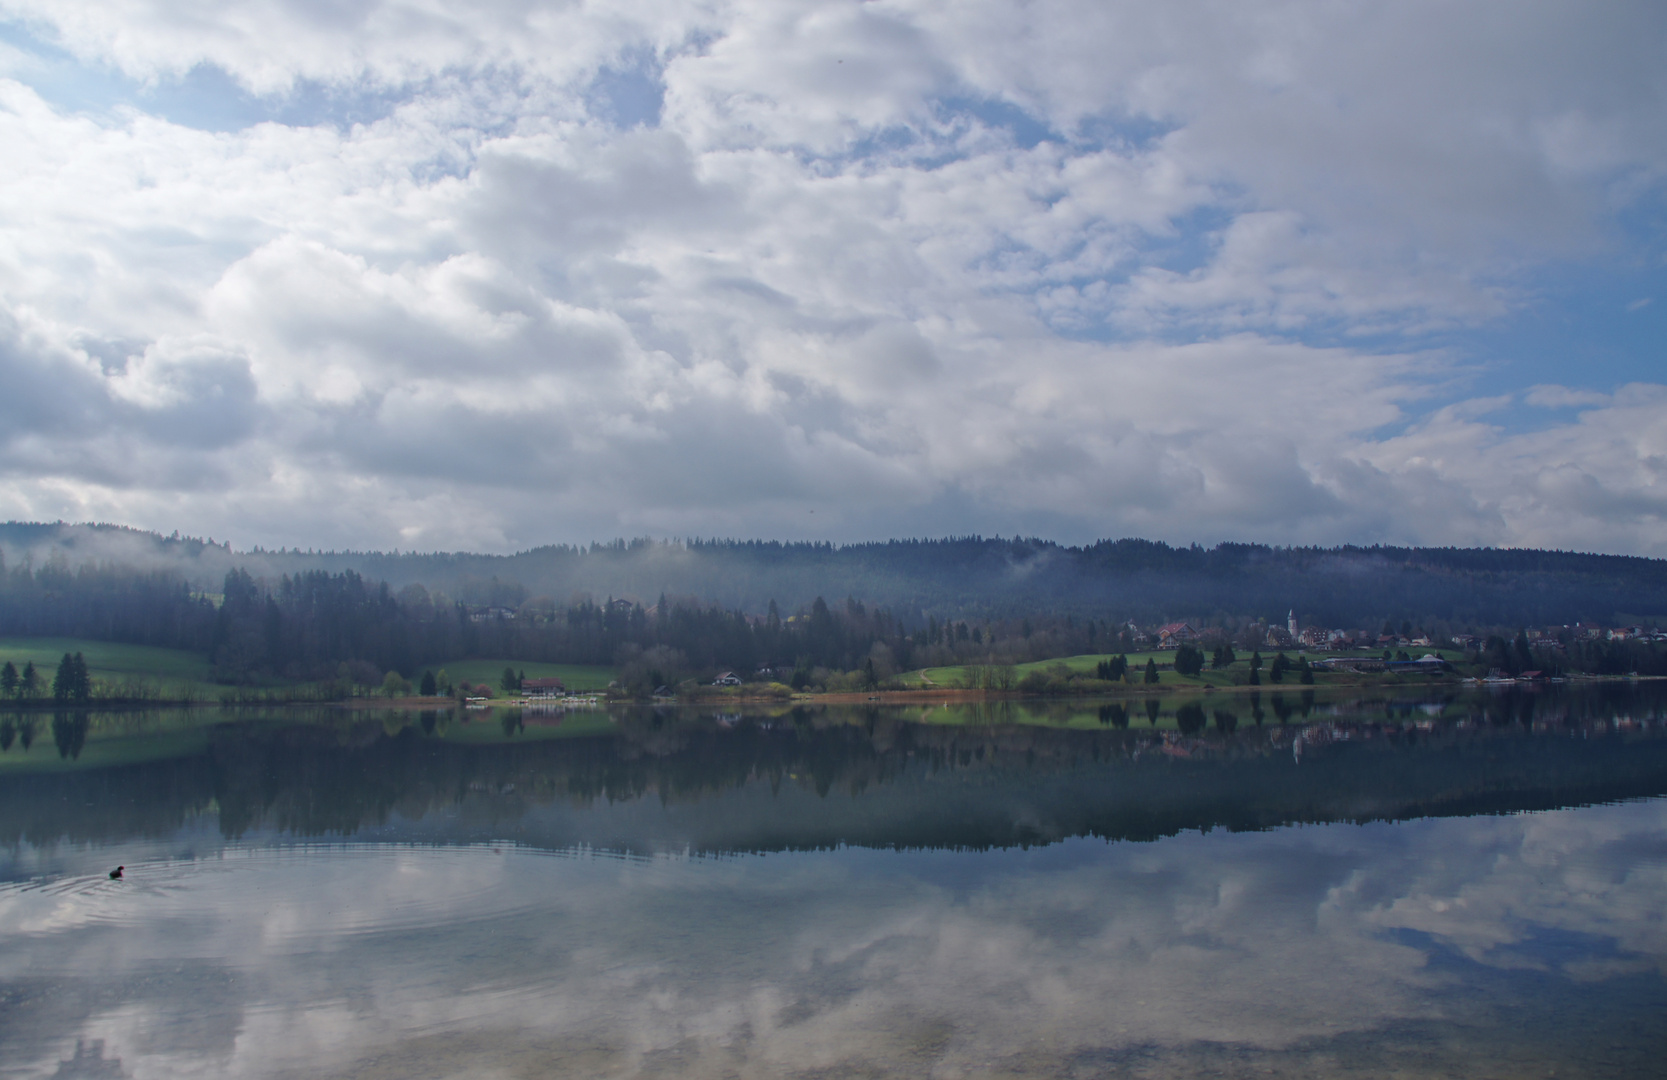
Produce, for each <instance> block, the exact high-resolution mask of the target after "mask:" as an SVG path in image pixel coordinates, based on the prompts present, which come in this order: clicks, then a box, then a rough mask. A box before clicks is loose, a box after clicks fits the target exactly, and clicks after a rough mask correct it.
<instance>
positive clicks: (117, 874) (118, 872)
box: [110, 866, 127, 881]
mask: <svg viewBox="0 0 1667 1080" xmlns="http://www.w3.org/2000/svg"><path fill="white" fill-rule="evenodd" d="M126 869H127V867H125V866H118V867H116V868H115V869H114V870H112V871H110V880H111V881H120V880H121V879H122V871H123V870H126Z"/></svg>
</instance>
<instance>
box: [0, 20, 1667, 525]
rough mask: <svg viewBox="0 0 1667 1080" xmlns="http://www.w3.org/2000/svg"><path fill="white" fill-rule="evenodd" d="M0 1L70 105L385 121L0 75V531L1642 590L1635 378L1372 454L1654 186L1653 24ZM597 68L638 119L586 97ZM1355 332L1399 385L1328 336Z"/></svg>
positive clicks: (1666, 111) (1418, 433) (1649, 479)
mask: <svg viewBox="0 0 1667 1080" xmlns="http://www.w3.org/2000/svg"><path fill="white" fill-rule="evenodd" d="M0 11H4V12H9V13H11V15H12V16H13V17H14V18H17V19H20V20H22V22H23V25H25V26H27V27H29V28H30V30H31V32H33V33H34V34H35V35H36V36H37V37H38V38H40V39H43V40H50V41H52V42H55V43H56V46H57V47H60V48H62V49H64V50H67V51H68V52H70V53H71V54H72V55H73V56H75V57H76V58H77V59H78V62H79V63H81V64H82V65H84V68H85V70H86V71H88V72H93V71H95V70H99V69H100V68H102V67H108V68H113V69H115V70H116V71H119V72H121V73H123V75H125V76H126V77H129V78H132V79H134V80H139V81H141V82H148V83H150V84H153V85H156V86H163V85H168V84H169V83H170V80H177V79H179V78H180V77H182V76H183V75H184V74H185V73H187V72H189V71H190V70H191V69H193V68H194V67H196V66H198V65H204V64H207V65H214V66H217V67H219V68H221V69H223V70H224V71H225V72H227V73H228V74H229V76H230V77H231V78H232V79H233V80H235V81H236V82H238V83H239V84H241V85H242V86H244V87H245V88H247V89H248V90H249V91H250V92H252V93H255V94H269V95H278V96H283V95H290V96H291V97H292V98H295V99H297V100H299V96H300V95H302V94H303V91H304V90H305V89H306V87H308V86H325V87H328V88H331V89H332V91H333V92H341V93H345V94H371V93H374V94H377V95H381V96H382V98H384V99H385V100H386V101H387V102H388V103H389V104H388V107H387V108H385V109H383V110H382V111H381V112H380V113H379V114H378V115H380V116H381V118H380V119H377V120H374V121H372V122H367V123H363V124H357V125H337V124H333V123H330V122H320V123H319V124H317V125H315V126H304V125H299V124H282V123H277V122H264V123H260V124H255V125H252V126H249V127H246V128H244V129H242V130H238V131H232V132H224V133H215V132H207V131H201V130H195V129H192V128H189V127H185V126H182V125H181V124H178V123H173V122H170V121H168V120H167V119H165V118H163V117H162V116H159V115H152V114H150V113H147V112H146V111H145V108H144V103H145V102H146V101H147V100H149V99H147V98H146V97H145V95H144V93H137V94H136V95H135V96H134V97H133V98H132V101H131V102H129V103H126V104H121V105H118V106H116V107H113V108H111V109H108V110H105V111H102V112H100V111H92V112H74V111H68V110H66V109H64V108H62V107H60V106H56V105H53V104H51V103H50V102H49V101H48V100H47V99H46V98H43V97H42V96H41V95H40V93H37V91H36V89H34V88H33V87H32V86H31V85H29V84H28V83H27V81H26V80H28V79H30V78H32V77H33V76H32V75H31V71H32V70H33V69H32V68H31V66H30V62H28V61H27V58H24V59H15V58H14V60H8V61H7V62H6V70H8V71H10V72H12V74H13V78H12V79H11V80H9V81H7V80H0V137H3V138H4V139H5V141H6V144H7V145H8V147H9V148H11V151H12V152H11V157H10V160H11V161H12V163H13V164H12V166H11V167H9V168H8V170H7V172H6V174H5V175H4V176H0V303H3V304H4V307H5V310H6V311H7V312H9V313H10V315H9V317H10V319H11V322H10V323H9V325H11V326H12V327H13V329H11V330H8V331H7V336H6V345H5V350H6V351H5V354H4V355H5V360H4V363H5V364H6V365H7V368H6V371H7V377H8V378H9V379H11V380H13V381H14V382H15V383H16V385H18V386H20V387H23V388H24V392H23V393H22V394H20V395H19V396H18V397H17V399H16V401H17V403H16V404H15V405H13V406H12V407H11V408H10V410H9V413H8V415H11V416H13V417H16V419H15V420H14V421H13V425H14V426H13V427H11V428H10V429H9V430H8V432H7V439H6V442H5V446H6V450H5V455H6V456H5V459H4V461H3V463H0V467H3V469H4V479H3V481H0V513H5V514H11V515H19V516H46V517H56V516H68V517H80V516H96V517H99V518H117V519H124V520H129V521H132V522H134V523H137V524H142V525H148V526H154V527H158V528H162V529H164V530H167V531H171V530H172V529H173V528H175V527H187V528H190V529H191V530H193V531H197V532H211V533H214V534H215V535H222V536H226V535H229V536H234V537H235V538H236V539H238V540H239V541H240V542H243V543H257V542H258V543H267V544H272V543H300V544H302V545H307V544H314V543H320V542H324V543H332V542H334V543H350V544H353V545H355V546H370V545H378V544H380V545H387V544H392V543H396V542H399V543H409V542H410V540H409V538H410V537H411V536H413V535H417V536H422V537H424V538H425V539H424V541H423V542H424V543H428V542H432V543H434V544H435V545H441V544H446V545H459V546H487V547H503V546H520V545H526V544H531V543H537V542H542V541H548V540H554V539H588V538H590V537H592V536H595V535H606V534H612V533H616V532H620V531H637V530H640V531H688V532H702V533H713V532H740V533H765V534H783V535H802V534H805V533H812V534H815V533H824V534H826V533H831V534H833V535H837V536H862V535H873V534H874V533H876V532H881V533H883V532H889V531H903V532H909V533H920V532H938V531H951V530H965V529H978V528H983V529H986V530H988V529H991V528H1002V529H1011V528H1014V527H1016V526H1017V523H1020V522H1022V521H1024V520H1027V519H1033V520H1034V519H1041V520H1047V521H1050V522H1054V523H1057V527H1058V528H1059V529H1061V530H1063V531H1064V532H1066V533H1071V534H1074V535H1070V536H1069V537H1068V538H1070V539H1081V538H1087V537H1090V536H1095V535H1106V534H1119V533H1125V532H1142V533H1148V534H1157V535H1162V536H1165V537H1169V538H1172V539H1192V538H1194V537H1196V538H1200V539H1211V538H1227V537H1237V538H1260V539H1267V540H1274V541H1301V542H1331V541H1341V540H1378V539H1383V540H1391V539H1393V540H1402V541H1426V542H1435V543H1449V542H1456V543H1529V542H1542V541H1546V540H1547V539H1548V538H1552V537H1555V538H1556V539H1557V541H1558V542H1559V543H1561V544H1562V545H1564V546H1579V547H1592V546H1602V547H1616V546H1618V547H1619V549H1624V550H1635V551H1651V552H1658V553H1660V552H1667V548H1663V546H1662V545H1663V543H1664V541H1662V540H1660V539H1658V537H1659V535H1660V533H1659V529H1658V528H1657V525H1658V522H1659V513H1660V509H1659V489H1658V487H1657V486H1656V484H1657V483H1658V481H1657V479H1656V472H1655V471H1654V470H1655V469H1656V468H1657V466H1656V465H1654V464H1652V462H1655V461H1657V460H1658V457H1659V451H1658V450H1656V449H1653V447H1654V441H1653V440H1655V439H1656V437H1657V436H1656V433H1655V428H1656V426H1657V425H1656V424H1655V423H1654V421H1653V416H1654V415H1655V414H1654V412H1653V410H1656V409H1658V408H1659V407H1660V406H1659V402H1658V401H1657V399H1655V398H1653V397H1651V394H1652V393H1653V391H1652V390H1651V389H1650V388H1649V387H1638V388H1633V389H1630V390H1625V391H1622V392H1621V393H1622V396H1624V397H1625V398H1626V400H1627V401H1628V402H1631V403H1632V404H1628V405H1620V404H1616V405H1613V406H1611V405H1608V404H1606V402H1607V400H1608V399H1607V397H1606V398H1605V401H1604V402H1599V401H1598V400H1597V399H1595V398H1591V397H1590V394H1591V393H1592V391H1590V390H1581V391H1578V393H1581V394H1586V395H1588V397H1587V398H1584V399H1582V400H1581V401H1580V402H1579V404H1582V405H1591V406H1593V407H1595V408H1597V409H1598V410H1599V411H1600V412H1603V413H1604V416H1605V417H1606V418H1607V420H1608V421H1610V422H1611V425H1610V426H1608V427H1597V426H1594V425H1596V424H1597V423H1598V421H1597V420H1594V419H1592V418H1591V417H1590V416H1588V415H1586V414H1583V415H1582V416H1581V417H1580V418H1578V419H1575V420H1567V419H1562V418H1557V417H1552V418H1548V419H1546V421H1545V423H1546V425H1549V426H1543V427H1541V428H1540V429H1539V430H1538V431H1537V432H1535V433H1533V434H1530V435H1524V436H1514V435H1513V436H1509V437H1507V436H1505V435H1504V434H1502V433H1500V432H1499V431H1497V430H1495V429H1493V428H1490V427H1487V426H1485V425H1483V424H1481V422H1480V416H1479V415H1474V414H1475V409H1474V408H1472V409H1466V408H1465V407H1463V406H1458V407H1455V408H1453V409H1450V410H1448V411H1445V412H1437V413H1434V414H1432V415H1429V416H1422V415H1421V414H1422V413H1423V412H1424V410H1425V409H1426V408H1427V406H1426V404H1425V403H1426V402H1434V401H1436V400H1438V399H1440V400H1445V401H1447V402H1451V401H1452V400H1453V398H1454V396H1455V395H1456V394H1461V393H1462V380H1463V378H1465V377H1466V374H1467V369H1466V368H1465V367H1462V366H1460V364H1459V362H1458V358H1456V357H1455V356H1454V355H1452V354H1450V353H1445V352H1439V351H1431V350H1428V349H1425V348H1423V347H1422V346H1421V344H1420V342H1421V338H1420V334H1421V333H1422V332H1423V331H1426V330H1428V329H1430V328H1433V327H1454V326H1460V327H1467V326H1476V325H1479V324H1482V323H1485V322H1486V321H1487V320H1490V319H1499V318H1502V317H1508V316H1509V314H1510V313H1511V312H1512V311H1514V310H1516V309H1517V308H1518V306H1519V305H1520V304H1521V303H1522V302H1523V299H1524V290H1523V286H1522V285H1521V283H1520V278H1519V273H1520V271H1521V270H1522V269H1523V268H1524V267H1532V266H1541V265H1561V263H1560V260H1567V259H1571V258H1577V257H1583V256H1585V255H1587V254H1589V253H1592V252H1597V251H1601V250H1604V248H1605V245H1609V244H1612V243H1613V242H1614V240H1613V235H1614V231H1615V229H1616V220H1617V218H1616V216H1615V215H1616V214H1617V213H1618V212H1620V211H1624V210H1627V209H1628V208H1629V207H1636V206H1637V205H1639V204H1640V203H1639V200H1641V199H1649V198H1654V197H1655V193H1659V190H1660V180H1661V178H1662V176H1663V169H1664V168H1667V120H1663V117H1667V108H1663V107H1662V106H1663V105H1667V101H1663V98H1664V97H1667V79H1664V78H1663V77H1662V76H1661V75H1660V73H1659V70H1658V68H1659V65H1658V64H1657V63H1656V60H1655V57H1656V56H1657V55H1658V51H1657V50H1655V49H1654V47H1653V45H1652V44H1651V43H1652V42H1654V43H1660V42H1661V41H1662V40H1663V38H1664V37H1667V33H1664V30H1667V28H1664V27H1663V25H1662V22H1663V20H1661V19H1660V18H1659V17H1658V14H1657V13H1656V12H1655V11H1654V9H1652V8H1651V7H1650V6H1649V5H1637V6H1630V7H1629V6H1625V5H1616V6H1613V7H1610V8H1605V9H1604V10H1603V11H1602V12H1592V11H1590V10H1589V9H1586V8H1580V7H1577V6H1574V5H1566V4H1556V3H1545V4H1538V5H1528V6H1526V7H1525V6H1523V5H1510V7H1509V16H1510V17H1509V19H1507V20H1506V21H1505V23H1501V22H1500V19H1501V17H1502V13H1503V9H1498V10H1495V9H1492V8H1489V7H1488V6H1487V5H1481V6H1473V7H1471V8H1466V9H1465V10H1464V11H1459V12H1455V11H1453V10H1451V9H1447V8H1440V9H1438V8H1435V7H1429V6H1425V5H1417V4H1414V5H1402V6H1399V7H1396V8H1393V9H1384V8H1381V6H1370V5H1349V4H1344V5H1334V6H1329V7H1315V6H1312V5H1307V4H1264V5H1259V6H1256V7H1251V8H1247V7H1244V6H1243V5H1219V4H1211V3H1198V4H1175V5H1164V6H1162V7H1158V8H1153V7H1149V6H1145V5H1113V4H1081V3H1066V2H1056V3H1037V4H1030V5H1024V6H1022V7H1021V6H1016V5H1010V4H1004V3H987V4H976V5H968V4H942V3H936V2H925V0H921V2H901V0H898V2H891V0H885V2H876V3H868V4H856V3H850V4H826V3H802V4H792V3H786V4H784V3H776V2H771V3H763V2H758V3H750V2H740V0H737V2H730V3H719V2H713V3H710V4H696V3H669V2H666V3H659V2H649V0H642V2H634V3H626V4H608V5H594V4H583V3H571V4H556V3H547V4H538V3H521V2H513V3H511V2H505V3H497V4H486V5H479V4H470V5H457V4H451V3H448V2H444V0H434V2H423V3H416V2H396V0H387V2H373V0H366V2H364V3H359V4H351V5H346V6H341V5H338V6H336V7H331V8H329V9H328V10H326V9H325V8H320V7H318V6H317V5H314V4H304V3H285V2H281V0H273V2H271V3H266V4H258V5H232V6H227V5H222V4H209V3H203V4H153V3H146V2H140V0H102V2H100V0H89V2H86V3H79V4H73V5H63V4H50V5H47V4H37V3H33V2H32V0H5V2H3V3H0ZM1501 25H1508V27H1509V29H1508V31H1505V32H1501V31H1500V29H1499V27H1500V26H1501ZM14 61H15V62H14ZM626 69H629V70H631V71H633V72H635V73H636V74H635V75H634V76H633V77H635V78H638V79H640V80H647V81H648V82H654V81H656V80H657V81H658V83H659V85H660V87H661V88H663V107H662V108H661V110H660V113H659V118H658V123H657V124H653V123H651V124H646V125H644V124H639V125H637V126H635V127H632V128H630V129H629V130H623V129H622V127H621V125H620V124H618V123H616V122H615V121H614V119H612V116H613V114H612V113H611V112H609V111H608V106H607V103H606V102H603V101H601V100H600V99H599V98H598V96H597V95H598V93H600V91H598V90H597V87H598V86H599V85H601V84H600V83H599V82H598V79H599V77H600V75H601V73H604V72H606V71H621V70H626ZM19 80H24V81H19ZM645 85H646V84H645ZM604 96H605V95H604ZM1027 124H1028V125H1030V126H1029V127H1028V128H1027V127H1025V125H1027ZM1039 135H1041V136H1045V137H1042V138H1040V140H1039V141H1038V136H1039ZM1368 334H1370V335H1378V336H1380V338H1381V337H1382V336H1385V335H1387V336H1389V337H1391V338H1395V339H1398V340H1400V341H1401V342H1402V344H1401V345H1400V346H1399V347H1394V348H1391V349H1388V350H1386V349H1385V348H1383V347H1381V346H1380V347H1377V348H1373V349H1370V350H1368V349H1366V348H1363V347H1356V346H1348V345H1344V346H1339V345H1336V344H1334V342H1337V341H1342V342H1348V341H1359V340H1362V336H1363V335H1368ZM31 335H34V336H33V337H31ZM42 341H50V342H53V343H55V344H53V345H52V347H51V348H50V349H47V350H46V351H45V352H42V351H41V348H43V347H44V346H42V347H37V346H38V345H39V342H42ZM31 342H34V343H35V344H31ZM48 357H51V358H55V359H50V360H49V359H47V358H48ZM42 365H47V367H42ZM52 365H57V367H52ZM48 367H50V368H51V370H52V371H54V372H55V374H53V375H51V376H50V378H52V379H62V380H71V381H72V382H74V385H76V386H80V387H82V388H83V392H81V393H80V394H79V395H78V396H72V397H71V398H70V400H68V401H57V400H50V395H47V394H45V392H44V391H38V390H33V389H29V388H30V387H37V388H38V387H40V386H44V385H46V384H45V383H42V382H41V381H40V380H42V379H48V376H47V375H46V374H43V372H45V371H46V370H47V368H48ZM48 381H50V380H48ZM1609 389H1612V388H1611V387H1605V388H1604V390H1605V392H1607V391H1608V390H1609ZM1551 393H1552V391H1550V390H1547V389H1544V388H1541V389H1538V390H1535V391H1533V392H1532V393H1531V394H1529V395H1528V396H1527V398H1526V399H1525V400H1526V401H1527V402H1529V403H1532V404H1537V405H1549V404H1551V402H1552V398H1551V397H1549V396H1547V395H1549V394H1551ZM31 395H33V396H31ZM1559 400H1560V401H1562V402H1563V403H1565V404H1576V402H1575V400H1574V399H1573V398H1571V397H1567V396H1566V395H1565V397H1564V398H1562V399H1559ZM1616 401H1617V402H1619V401H1620V398H1617V399H1616ZM101 403H102V404H101ZM102 409H110V410H115V411H114V412H110V413H109V415H110V416H119V417H120V418H121V419H120V420H119V421H115V422H113V426H112V425H111V424H108V423H107V424H105V426H104V427H102V428H99V427H98V425H97V424H95V423H94V420H95V418H96V417H99V416H103V415H104V413H101V412H100V411H99V410H102ZM1606 410H1607V411H1606ZM1467 416H1469V417H1470V418H1469V419H1465V417H1467ZM95 428H97V431H96V433H95ZM191 448H195V449H194V450H193V449H191ZM193 452H195V453H197V454H198V455H199V456H200V457H202V456H203V455H206V454H208V453H210V452H212V454H213V455H214V456H213V458H212V460H209V459H207V458H206V457H203V459H202V460H200V461H199V462H198V464H196V465H195V466H191V465H190V463H189V462H188V457H189V455H190V454H191V453H193ZM152 457H155V458H156V460H157V461H158V462H161V461H162V460H163V459H166V460H167V462H168V464H167V465H166V467H163V466H162V465H160V464H158V465H157V466H156V467H151V465H149V464H146V465H145V466H144V467H139V466H138V465H137V464H136V463H138V462H146V463H149V462H151V460H152ZM529 491H537V492H539V493H540V497H539V498H536V499H529V498H526V497H524V496H525V495H526V493H527V492H529ZM327 492H328V493H337V494H341V493H352V498H353V500H354V506H353V509H352V510H351V511H344V510H343V508H342V504H341V501H340V499H339V498H332V499H330V500H329V501H324V500H323V499H322V495H323V493H327ZM716 493H721V494H716ZM952 505H953V506H958V507H960V509H958V510H956V511H954V512H953V513H950V512H949V511H947V510H945V509H944V508H945V507H948V506H952ZM811 509H815V510H817V511H818V514H817V516H816V519H815V522H814V526H815V527H814V529H813V528H812V527H811V522H810V521H809V520H808V519H809V515H808V511H809V510H811ZM946 515H947V516H946ZM269 529H270V530H273V531H266V530H269Z"/></svg>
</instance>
